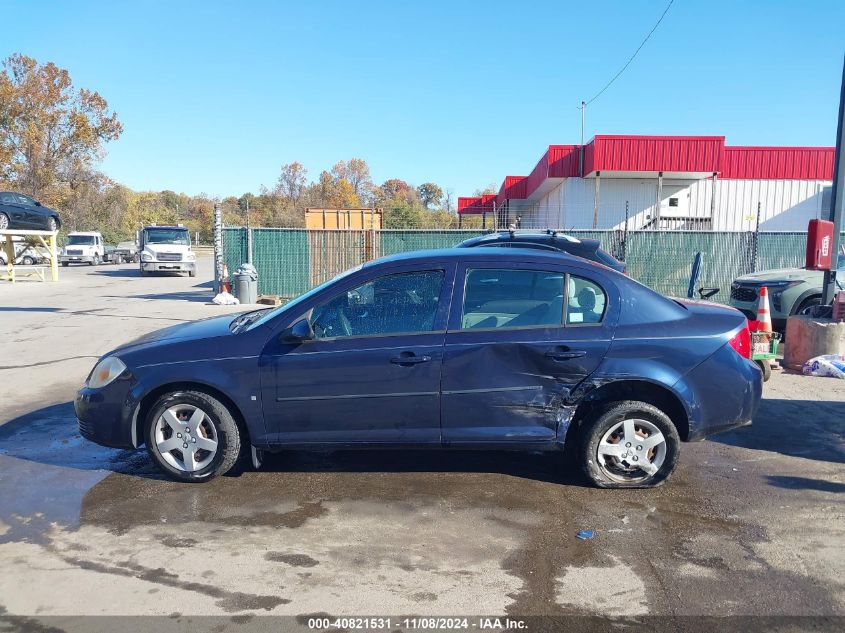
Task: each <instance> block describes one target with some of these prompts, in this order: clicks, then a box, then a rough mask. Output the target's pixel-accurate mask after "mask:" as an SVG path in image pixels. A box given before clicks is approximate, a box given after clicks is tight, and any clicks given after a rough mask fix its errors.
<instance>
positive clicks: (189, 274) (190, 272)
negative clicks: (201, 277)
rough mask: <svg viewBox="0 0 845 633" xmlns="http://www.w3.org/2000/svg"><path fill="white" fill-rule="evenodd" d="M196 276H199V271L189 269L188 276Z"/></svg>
mask: <svg viewBox="0 0 845 633" xmlns="http://www.w3.org/2000/svg"><path fill="white" fill-rule="evenodd" d="M196 276H197V271H195V270H189V271H188V277H196Z"/></svg>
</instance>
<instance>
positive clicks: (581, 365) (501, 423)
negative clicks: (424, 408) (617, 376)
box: [441, 262, 618, 444]
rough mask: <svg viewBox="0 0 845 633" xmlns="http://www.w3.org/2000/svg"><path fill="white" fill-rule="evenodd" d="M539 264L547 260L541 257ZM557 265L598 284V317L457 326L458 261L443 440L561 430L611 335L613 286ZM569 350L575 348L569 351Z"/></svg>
mask: <svg viewBox="0 0 845 633" xmlns="http://www.w3.org/2000/svg"><path fill="white" fill-rule="evenodd" d="M485 266H487V267H489V268H496V267H501V264H500V263H499V264H496V263H495V262H491V263H490V264H489V265H488V264H485ZM527 267H530V266H527ZM534 267H535V268H536V267H537V266H534ZM473 268H479V264H478V263H477V262H474V263H473ZM541 269H544V270H549V269H551V268H550V267H549V265H548V264H545V265H542V267H541ZM558 270H560V271H562V272H569V273H571V274H575V275H578V276H581V277H586V278H588V279H591V280H593V281H596V282H598V283H599V284H600V285H602V286H603V287H604V288H605V290H606V292H607V294H608V299H609V302H608V310H607V313H606V316H605V319H604V321H603V322H602V323H601V324H591V325H581V326H570V327H563V326H561V327H528V328H513V329H508V328H500V329H489V330H461V329H460V326H461V310H462V305H463V296H462V293H463V287H464V284H463V279H465V275H466V267H465V266H461V267H459V269H458V272H457V277H456V283H455V288H456V290H455V296H454V297H453V300H452V313H451V315H450V319H449V323H450V327H449V331H448V332H447V334H446V342H445V348H444V356H443V367H442V378H441V394H442V396H441V419H442V436H443V442H444V444H462V443H508V444H513V443H531V442H536V443H544V442H545V443H553V442H555V441H556V439H557V438H558V437H559V434H562V433H565V431H566V428H567V427H568V424H569V420H570V419H571V417H572V414H573V413H574V410H575V407H576V406H577V403H578V399H579V397H580V395H579V394H580V393H581V390H578V389H577V387H578V385H579V384H581V383H582V382H583V381H584V379H585V378H587V376H589V375H590V374H592V373H593V372H594V371H595V369H596V368H597V367H598V365H599V364H600V363H601V361H602V359H603V358H604V356H605V354H606V353H607V350H608V349H609V347H610V344H611V342H612V335H613V329H614V324H615V323H616V319H617V318H618V300H617V299H618V293H617V290H616V288H615V286H613V284H612V283H611V282H609V281H608V280H606V279H600V278H598V277H597V276H596V275H595V274H592V271H589V272H584V271H581V270H578V269H577V268H572V267H563V266H561V267H559V268H558ZM570 352H576V353H578V354H579V355H573V357H572V358H568V357H567V356H568V355H569V353H570ZM582 352H583V354H582V355H580V354H581V353H582ZM560 437H561V438H562V435H560Z"/></svg>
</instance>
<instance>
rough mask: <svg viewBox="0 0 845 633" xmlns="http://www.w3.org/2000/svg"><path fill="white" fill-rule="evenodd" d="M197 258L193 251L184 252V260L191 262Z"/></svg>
mask: <svg viewBox="0 0 845 633" xmlns="http://www.w3.org/2000/svg"><path fill="white" fill-rule="evenodd" d="M196 258H197V256H196V255H195V254H194V253H185V261H188V262H192V261H194V260H195V259H196Z"/></svg>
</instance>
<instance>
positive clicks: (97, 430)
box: [73, 376, 141, 448]
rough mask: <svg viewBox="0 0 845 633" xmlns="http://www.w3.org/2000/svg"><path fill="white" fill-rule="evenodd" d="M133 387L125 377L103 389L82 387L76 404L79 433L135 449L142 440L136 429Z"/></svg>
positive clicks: (109, 443) (111, 445)
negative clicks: (134, 430)
mask: <svg viewBox="0 0 845 633" xmlns="http://www.w3.org/2000/svg"><path fill="white" fill-rule="evenodd" d="M131 386H132V380H131V378H129V377H127V376H122V377H120V378H118V379H117V380H115V381H114V382H113V383H111V384H108V385H106V386H105V387H103V388H102V389H90V388H89V387H83V388H82V389H80V390H79V392H78V393H77V394H76V400H75V401H74V404H73V407H74V410H75V411H76V417H77V420H78V423H79V434H80V435H82V437H84V438H85V439H87V440H91V441H92V442H95V443H97V444H100V445H101V446H108V447H111V448H136V447H137V446H138V445H139V444H140V443H141V440H139V438H136V437H135V435H134V432H133V429H134V427H135V416H136V415H137V410H138V407H137V403H136V402H135V400H134V399H133V398H132V395H131Z"/></svg>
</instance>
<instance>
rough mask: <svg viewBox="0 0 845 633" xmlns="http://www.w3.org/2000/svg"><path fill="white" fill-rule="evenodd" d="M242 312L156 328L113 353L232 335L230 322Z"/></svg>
mask: <svg viewBox="0 0 845 633" xmlns="http://www.w3.org/2000/svg"><path fill="white" fill-rule="evenodd" d="M240 314H242V313H240V312H239V313H236V314H226V315H223V316H218V317H211V318H209V319H202V320H201V321H189V322H187V323H180V324H179V325H173V326H171V327H166V328H164V329H161V330H155V331H154V332H150V333H149V334H144V335H143V336H141V337H139V338H136V339H135V340H134V341H129V342H128V343H126V344H125V345H121V346H120V347H118V348H117V349H115V350H114V351H113V352H111V353H112V354H118V355H119V354H120V353H121V352H129V351H132V352H134V351H137V350H139V349H141V348H148V347H153V346H155V345H160V344H162V343H173V342H176V341H193V340H198V339H206V338H215V337H219V336H231V335H232V332H231V330H230V329H229V324H230V323H231V322H232V321H233V320H234V319H235V317H237V316H239V315H240Z"/></svg>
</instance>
